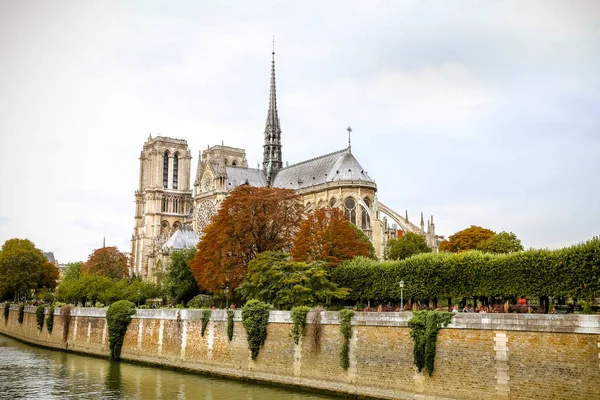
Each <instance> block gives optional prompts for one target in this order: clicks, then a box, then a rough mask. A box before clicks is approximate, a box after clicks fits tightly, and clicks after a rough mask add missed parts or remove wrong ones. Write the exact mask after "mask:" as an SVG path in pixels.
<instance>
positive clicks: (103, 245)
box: [102, 235, 106, 248]
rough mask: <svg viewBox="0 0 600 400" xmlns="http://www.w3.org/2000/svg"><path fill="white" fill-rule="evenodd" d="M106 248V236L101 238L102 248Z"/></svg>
mask: <svg viewBox="0 0 600 400" xmlns="http://www.w3.org/2000/svg"><path fill="white" fill-rule="evenodd" d="M105 247H106V235H104V237H103V238H102V248H105Z"/></svg>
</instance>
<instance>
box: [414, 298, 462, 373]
mask: <svg viewBox="0 0 600 400" xmlns="http://www.w3.org/2000/svg"><path fill="white" fill-rule="evenodd" d="M451 320H452V313H449V312H442V311H437V310H434V311H428V310H423V311H415V312H414V314H413V317H412V318H411V319H410V320H408V326H409V327H410V328H411V331H410V337H411V338H412V340H413V343H414V348H413V354H414V358H415V361H414V362H415V366H416V367H417V370H418V371H419V372H421V370H422V369H423V368H425V369H427V372H429V376H431V374H433V365H434V362H435V349H436V339H437V334H438V332H439V331H440V329H441V328H442V327H445V326H447V325H448V324H449V323H450V321H451Z"/></svg>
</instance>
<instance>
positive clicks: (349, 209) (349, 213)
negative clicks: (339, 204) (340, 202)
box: [344, 197, 356, 225]
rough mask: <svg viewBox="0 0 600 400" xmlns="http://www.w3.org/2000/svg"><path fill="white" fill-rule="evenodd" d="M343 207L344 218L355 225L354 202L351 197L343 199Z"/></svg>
mask: <svg viewBox="0 0 600 400" xmlns="http://www.w3.org/2000/svg"><path fill="white" fill-rule="evenodd" d="M344 208H345V210H344V214H345V215H346V218H348V219H349V220H350V222H352V223H353V224H355V225H356V202H355V201H354V199H353V198H352V197H348V198H347V199H346V201H344Z"/></svg>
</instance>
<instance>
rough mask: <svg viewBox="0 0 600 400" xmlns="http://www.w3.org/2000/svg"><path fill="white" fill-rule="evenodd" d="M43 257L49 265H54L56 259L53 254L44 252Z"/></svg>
mask: <svg viewBox="0 0 600 400" xmlns="http://www.w3.org/2000/svg"><path fill="white" fill-rule="evenodd" d="M44 256H46V258H47V259H48V261H50V263H51V264H56V259H55V258H54V253H53V252H51V251H45V252H44Z"/></svg>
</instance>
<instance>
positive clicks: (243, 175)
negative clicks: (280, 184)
mask: <svg viewBox="0 0 600 400" xmlns="http://www.w3.org/2000/svg"><path fill="white" fill-rule="evenodd" d="M225 172H226V173H227V190H228V191H229V190H233V189H235V188H236V187H238V186H240V185H246V184H248V185H250V186H254V187H266V186H267V178H266V177H265V174H264V172H263V171H261V170H260V169H254V168H244V167H234V166H230V165H228V166H227V167H226V168H225Z"/></svg>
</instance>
